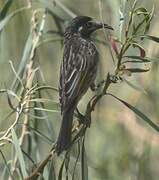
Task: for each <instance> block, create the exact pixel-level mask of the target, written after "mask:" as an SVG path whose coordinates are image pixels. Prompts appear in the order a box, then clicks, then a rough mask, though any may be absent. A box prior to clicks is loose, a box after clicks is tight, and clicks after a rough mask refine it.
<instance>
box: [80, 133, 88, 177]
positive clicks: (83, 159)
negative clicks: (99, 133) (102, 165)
mask: <svg viewBox="0 0 159 180" xmlns="http://www.w3.org/2000/svg"><path fill="white" fill-rule="evenodd" d="M84 142H85V136H84V137H83V141H82V150H81V171H82V172H81V173H82V180H88V165H87V158H86V152H85V145H84Z"/></svg>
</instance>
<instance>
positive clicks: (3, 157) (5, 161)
mask: <svg viewBox="0 0 159 180" xmlns="http://www.w3.org/2000/svg"><path fill="white" fill-rule="evenodd" d="M0 153H1V156H2V159H3V161H4V163H5V168H6V171H7V172H8V174H9V176H10V177H11V178H12V179H14V178H13V175H12V173H11V170H10V167H9V165H8V163H7V160H6V158H5V156H4V154H3V152H2V150H1V149H0ZM1 177H2V178H3V177H6V173H5V169H4V172H3V176H1ZM3 179H4V178H3ZM7 179H8V178H7Z"/></svg>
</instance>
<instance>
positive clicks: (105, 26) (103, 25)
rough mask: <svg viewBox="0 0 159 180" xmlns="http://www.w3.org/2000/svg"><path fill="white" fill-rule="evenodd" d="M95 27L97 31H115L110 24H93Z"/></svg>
mask: <svg viewBox="0 0 159 180" xmlns="http://www.w3.org/2000/svg"><path fill="white" fill-rule="evenodd" d="M93 24H94V27H96V29H102V28H104V29H110V30H114V29H113V28H112V27H111V26H109V25H108V24H105V23H101V22H93Z"/></svg>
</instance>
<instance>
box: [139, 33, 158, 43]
mask: <svg viewBox="0 0 159 180" xmlns="http://www.w3.org/2000/svg"><path fill="white" fill-rule="evenodd" d="M141 38H145V39H149V40H152V41H154V42H156V43H159V37H156V36H151V35H144V36H141Z"/></svg>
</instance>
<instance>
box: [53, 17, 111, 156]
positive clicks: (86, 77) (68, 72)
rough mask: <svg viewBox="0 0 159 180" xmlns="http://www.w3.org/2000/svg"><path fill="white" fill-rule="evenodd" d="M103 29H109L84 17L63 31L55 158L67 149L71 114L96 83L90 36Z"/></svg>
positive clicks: (95, 60)
mask: <svg viewBox="0 0 159 180" xmlns="http://www.w3.org/2000/svg"><path fill="white" fill-rule="evenodd" d="M102 27H104V28H109V29H112V28H111V27H110V26H108V25H107V24H102V23H97V22H93V21H92V18H90V17H86V16H78V17H76V18H74V19H73V20H72V21H71V22H70V24H69V25H68V26H67V27H66V30H65V33H64V54H63V60H62V63H61V69H60V81H59V95H60V104H61V114H62V124H61V129H60V133H59V136H58V140H57V145H56V152H57V154H60V153H61V152H62V151H63V150H67V148H68V147H69V145H70V142H71V130H72V121H73V113H74V110H75V108H76V107H77V104H78V102H79V100H80V99H81V97H82V96H83V95H84V94H85V93H86V91H87V90H88V88H89V87H90V85H91V84H92V83H93V82H94V80H95V77H96V72H97V67H98V63H99V58H98V52H97V49H96V46H95V45H94V43H93V42H92V40H91V39H90V35H91V33H92V32H94V31H95V30H97V29H100V28H102Z"/></svg>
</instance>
